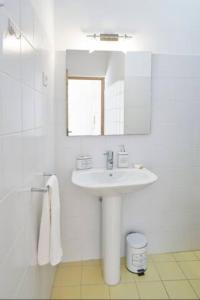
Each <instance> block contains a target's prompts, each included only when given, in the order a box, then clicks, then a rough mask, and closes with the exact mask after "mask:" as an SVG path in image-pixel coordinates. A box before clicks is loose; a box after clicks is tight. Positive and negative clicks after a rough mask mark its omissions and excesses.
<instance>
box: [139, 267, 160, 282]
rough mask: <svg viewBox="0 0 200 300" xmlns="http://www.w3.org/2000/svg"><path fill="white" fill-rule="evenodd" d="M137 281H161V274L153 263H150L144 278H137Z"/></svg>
mask: <svg viewBox="0 0 200 300" xmlns="http://www.w3.org/2000/svg"><path fill="white" fill-rule="evenodd" d="M135 280H136V281H159V280H160V277H159V274H158V272H157V270H156V268H155V266H154V264H153V263H149V264H148V267H147V270H146V272H145V275H144V276H138V275H137V276H136V279H135Z"/></svg>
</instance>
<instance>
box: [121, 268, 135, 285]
mask: <svg viewBox="0 0 200 300" xmlns="http://www.w3.org/2000/svg"><path fill="white" fill-rule="evenodd" d="M137 276H138V275H137V274H134V273H131V272H129V271H128V270H127V268H126V267H125V266H121V281H122V282H131V281H135V279H136V278H137Z"/></svg>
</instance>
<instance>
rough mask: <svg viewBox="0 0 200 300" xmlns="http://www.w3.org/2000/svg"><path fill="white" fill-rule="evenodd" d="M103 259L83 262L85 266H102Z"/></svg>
mask: <svg viewBox="0 0 200 300" xmlns="http://www.w3.org/2000/svg"><path fill="white" fill-rule="evenodd" d="M101 263H102V261H101V259H91V260H85V261H83V264H82V265H83V266H91V267H92V266H101Z"/></svg>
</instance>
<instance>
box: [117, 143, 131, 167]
mask: <svg viewBox="0 0 200 300" xmlns="http://www.w3.org/2000/svg"><path fill="white" fill-rule="evenodd" d="M128 167H129V158H128V153H127V152H126V151H125V147H124V145H121V146H120V152H119V153H118V168H128Z"/></svg>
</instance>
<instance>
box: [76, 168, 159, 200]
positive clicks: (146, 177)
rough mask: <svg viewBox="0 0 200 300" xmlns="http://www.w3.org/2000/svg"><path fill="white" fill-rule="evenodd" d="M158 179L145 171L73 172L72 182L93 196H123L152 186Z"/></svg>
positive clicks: (94, 170) (97, 170) (95, 170)
mask: <svg viewBox="0 0 200 300" xmlns="http://www.w3.org/2000/svg"><path fill="white" fill-rule="evenodd" d="M157 179H158V177H157V176H156V175H155V174H154V173H152V172H150V171H149V170H147V169H135V168H132V169H113V170H105V169H91V170H86V171H74V172H73V174H72V182H73V183H74V184H75V185H77V186H79V187H81V188H84V189H87V190H88V191H89V192H90V193H92V194H93V195H95V196H99V197H101V196H111V195H113V196H114V195H117V194H125V193H130V192H133V191H134V190H137V189H140V188H143V187H145V186H147V185H149V184H152V183H153V182H155V181H156V180H157Z"/></svg>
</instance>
